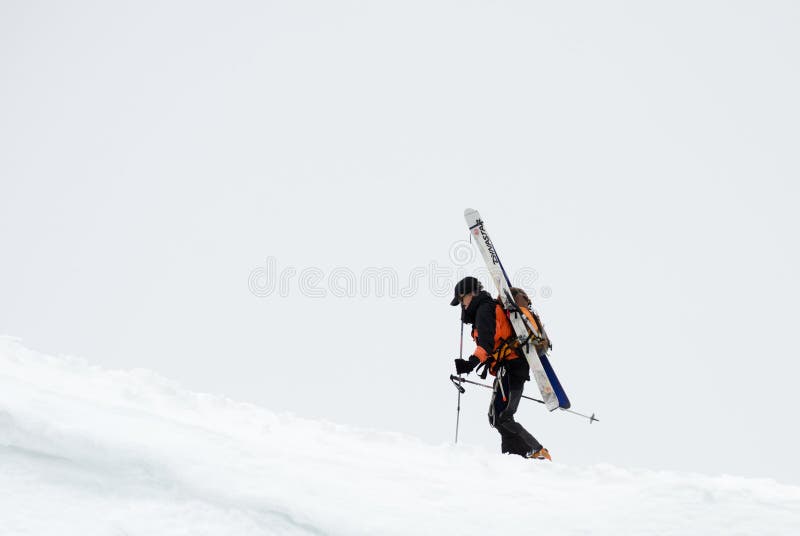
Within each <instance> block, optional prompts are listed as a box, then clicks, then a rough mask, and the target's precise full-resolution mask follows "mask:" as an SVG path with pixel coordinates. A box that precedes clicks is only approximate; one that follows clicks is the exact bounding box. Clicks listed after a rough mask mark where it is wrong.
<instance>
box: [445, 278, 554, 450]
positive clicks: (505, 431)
mask: <svg viewBox="0 0 800 536" xmlns="http://www.w3.org/2000/svg"><path fill="white" fill-rule="evenodd" d="M459 304H461V321H462V322H464V323H465V324H470V325H472V338H473V339H474V340H475V343H476V347H475V350H474V351H473V353H472V355H470V356H469V359H462V358H459V359H456V360H455V364H456V372H457V373H458V374H469V373H470V372H472V371H473V370H474V369H475V368H476V367H479V366H480V367H485V368H486V369H488V371H489V372H491V374H492V375H493V376H495V380H494V389H493V391H494V392H493V395H492V403H491V404H490V406H489V422H490V423H491V425H492V426H493V427H494V428H495V429H496V430H497V431H498V432H499V433H500V438H501V443H500V449H501V451H502V452H503V453H504V454H505V453H510V454H518V455H520V456H523V457H525V458H537V459H542V460H543V459H547V460H550V459H551V458H550V453H549V452H548V451H547V449H546V448H544V447H543V446H542V444H541V443H539V442H538V441H537V440H536V438H535V437H533V436H532V435H531V434H530V432H528V431H527V430H526V429H525V428H524V427H523V426H522V425H521V424H520V423H518V422H517V421H515V420H514V414H515V413H516V411H517V408H518V407H519V402H520V400H521V399H522V392H523V389H524V386H525V382H526V381H528V380H530V374H529V370H530V369H529V367H528V362H527V360H525V359H524V358H523V357H522V356H521V354H520V352H518V351H517V349H516V348H514V347H513V346H512V344H513V342H514V332H513V330H512V328H511V322H510V321H509V319H508V317H507V316H506V312H505V310H504V309H503V307H502V305H501V304H500V303H499V302H498V301H496V300H494V299H493V298H492V296H491V295H490V294H489V293H488V292H486V291H485V290H483V286H482V285H481V283H480V281H478V280H477V279H476V278H474V277H465V278H464V279H462V280H461V281H459V282H458V283H457V284H456V286H455V290H454V296H453V300H452V301H451V302H450V305H452V306H456V305H459ZM483 376H484V377H485V371H484V374H483Z"/></svg>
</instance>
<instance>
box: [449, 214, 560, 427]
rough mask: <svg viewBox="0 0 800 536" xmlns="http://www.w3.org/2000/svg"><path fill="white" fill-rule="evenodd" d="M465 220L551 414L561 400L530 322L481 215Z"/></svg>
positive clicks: (470, 216) (467, 216)
mask: <svg viewBox="0 0 800 536" xmlns="http://www.w3.org/2000/svg"><path fill="white" fill-rule="evenodd" d="M464 219H465V220H466V221H467V227H468V228H469V231H470V233H471V234H472V238H473V241H474V242H475V245H476V246H477V247H478V250H479V251H480V252H481V255H482V256H483V260H484V261H485V262H486V267H487V268H488V270H489V276H490V277H491V279H492V281H493V282H494V284H495V286H496V287H497V292H498V293H499V294H500V299H501V301H502V302H503V305H504V306H505V307H506V310H508V311H511V326H512V327H513V328H514V335H515V336H516V337H517V339H518V340H519V341H520V348H521V350H522V352H523V353H524V354H525V358H526V359H527V360H528V364H529V365H530V367H531V373H532V375H533V379H534V381H535V382H536V385H537V386H538V387H539V393H541V395H542V399H543V400H544V404H545V406H546V407H547V409H548V410H550V411H553V410H554V409H556V408H557V407H558V406H559V402H558V397H557V396H556V393H555V392H554V391H553V386H552V385H551V384H550V380H549V379H548V378H547V373H546V372H545V369H544V366H543V365H542V362H541V360H540V359H539V356H538V355H537V354H536V350H535V349H534V348H533V344H531V343H530V341H529V340H528V328H527V327H526V326H525V322H526V320H525V318H524V317H523V316H522V314H520V313H519V312H516V311H517V306H516V304H515V303H514V301H513V299H512V297H511V282H510V281H509V279H508V276H507V274H506V273H505V270H504V269H503V265H502V264H501V263H500V257H498V256H497V251H496V250H495V249H494V244H492V241H491V239H490V238H489V234H488V233H487V232H486V228H485V226H484V224H483V220H481V215H480V214H479V213H478V211H477V210H474V209H471V208H468V209H466V210H465V211H464Z"/></svg>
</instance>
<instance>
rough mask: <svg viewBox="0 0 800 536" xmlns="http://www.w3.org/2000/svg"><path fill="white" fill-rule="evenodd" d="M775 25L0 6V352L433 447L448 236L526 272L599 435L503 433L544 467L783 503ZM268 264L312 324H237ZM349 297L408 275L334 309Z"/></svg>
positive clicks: (221, 7)
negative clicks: (62, 358)
mask: <svg viewBox="0 0 800 536" xmlns="http://www.w3.org/2000/svg"><path fill="white" fill-rule="evenodd" d="M798 23H800V8H799V7H797V5H796V4H794V3H791V2H735V3H734V2H671V3H669V4H663V5H659V6H654V5H652V4H651V3H646V5H645V3H641V2H604V3H598V2H571V3H561V4H558V5H551V4H549V3H544V2H402V3H401V2H398V3H395V4H388V3H377V2H347V3H329V2H291V3H290V2H285V3H282V4H275V3H269V4H268V3H264V2H217V3H210V2H167V3H164V2H130V3H124V2H116V3H108V2H97V3H93V2H85V3H84V2H71V3H69V5H67V4H64V3H59V2H50V3H42V2H8V1H5V2H2V3H0V76H1V77H2V79H0V147H2V148H3V150H2V151H0V186H1V189H0V252H1V253H0V333H7V334H10V335H15V336H18V337H21V338H22V339H23V340H24V342H25V344H26V345H28V346H30V347H33V348H36V349H38V350H41V351H45V352H48V353H59V352H63V353H70V354H77V355H81V356H84V357H86V358H88V359H89V360H90V361H91V362H94V363H97V364H100V365H103V366H106V367H122V368H133V367H144V368H150V369H154V370H157V371H159V372H161V373H163V374H165V375H166V376H168V377H171V378H176V379H179V380H181V381H183V382H184V383H185V384H186V385H187V386H189V387H191V388H192V389H194V390H205V391H211V392H216V393H222V394H226V395H229V396H231V397H234V398H236V399H240V400H250V401H253V402H257V403H259V404H261V405H263V406H266V407H268V408H270V409H274V410H279V411H280V410H289V411H292V412H295V413H296V414H298V415H302V416H307V417H312V418H324V419H328V420H331V421H335V422H340V423H344V424H355V425H359V426H371V427H376V428H382V429H387V430H396V431H402V432H406V433H410V434H414V435H417V436H419V437H421V438H423V439H424V440H426V441H428V442H431V443H443V442H447V441H451V440H452V436H453V430H454V424H455V423H454V421H455V406H456V400H455V390H454V389H453V388H452V387H451V386H450V385H449V383H448V381H447V375H448V374H449V373H450V372H451V370H452V359H453V357H455V356H456V355H457V354H458V339H457V331H456V330H457V328H458V325H457V324H458V312H457V311H456V310H455V308H450V307H449V306H448V301H449V297H450V288H451V287H452V284H453V283H454V282H455V280H456V279H457V278H458V277H459V276H460V275H463V273H467V272H468V271H469V270H472V269H477V268H479V267H480V264H479V263H478V262H477V261H474V262H471V263H469V262H468V263H467V264H466V265H464V266H459V265H456V263H454V262H453V258H452V257H453V256H454V255H453V252H454V251H456V250H459V249H460V247H461V246H462V245H463V244H460V243H459V241H463V240H465V239H467V237H468V234H467V232H466V228H465V225H464V222H463V218H462V212H463V209H464V208H465V207H467V206H472V207H475V208H477V209H479V210H480V211H481V213H482V215H483V216H484V218H485V219H486V222H487V227H488V230H489V232H490V233H491V235H492V237H493V239H494V241H495V245H496V246H497V248H498V250H499V252H500V255H501V257H502V259H503V261H504V264H505V265H506V267H507V268H508V269H509V270H510V271H511V272H516V271H519V270H522V269H526V270H535V271H536V273H537V274H538V279H537V280H536V281H535V284H534V285H533V288H532V289H531V290H532V291H533V293H534V295H535V296H538V297H539V299H538V306H539V309H540V312H541V313H542V315H543V317H544V320H545V322H546V324H547V327H548V331H549V333H550V335H551V337H552V338H553V340H554V351H553V354H552V360H553V363H554V365H555V367H556V370H557V371H558V373H559V375H560V377H561V379H562V382H563V383H564V385H565V388H566V390H567V393H568V394H569V395H570V397H571V399H572V402H573V405H574V408H575V409H577V410H579V411H586V412H592V411H596V412H597V414H598V417H599V418H600V419H601V421H602V422H601V423H599V424H596V425H591V426H589V425H587V424H585V423H584V422H581V420H580V419H578V418H576V417H573V416H571V415H565V414H556V415H553V414H547V413H546V412H545V411H544V410H542V408H541V407H538V406H536V405H533V404H532V405H530V406H526V407H524V408H523V409H522V410H521V411H520V414H519V420H520V421H521V422H523V424H525V425H526V426H527V427H528V428H529V429H530V430H531V431H532V432H533V433H534V435H536V436H537V438H538V439H539V440H540V441H541V442H542V443H543V444H544V445H545V446H547V447H548V448H549V449H550V450H551V452H553V454H554V456H556V457H558V459H559V461H563V462H565V463H576V464H577V463H593V462H598V461H607V462H611V463H614V464H616V465H622V466H627V467H646V468H651V469H680V470H689V471H699V472H705V473H712V474H716V473H723V472H724V473H731V474H738V475H743V476H766V477H772V478H776V479H779V480H781V481H784V482H790V483H795V484H796V483H800V466H798V464H797V463H796V453H797V451H798V449H800V439H798V436H797V434H796V421H797V417H796V411H797V409H798V403H797V395H796V393H795V390H794V386H795V384H796V378H797V376H798V373H800V365H799V364H798V358H800V355H799V354H800V352H798V343H797V339H796V337H795V331H796V327H795V326H797V325H798V322H799V321H800V313H798V303H800V283H799V282H798V276H797V273H798V269H800V252H799V251H798V240H797V229H798V228H800V218H798V216H797V214H796V206H797V203H798V197H799V196H798V189H799V187H798V183H797V179H798V172H799V171H800V163H798V156H797V147H798V146H800V144H799V143H798V142H800V134H799V133H798V124H800V105H799V104H798V99H797V95H798V94H800V68H798V65H800V39H798V37H797V32H796V29H797V27H798ZM268 259H274V263H275V264H274V265H275V266H276V270H277V271H278V272H279V273H283V274H284V275H286V274H288V273H289V272H288V270H289V269H290V268H294V269H296V270H297V272H298V273H299V272H300V271H303V270H306V272H305V273H306V275H308V274H311V275H312V276H313V275H314V273H316V274H317V276H319V275H320V274H321V280H320V281H319V282H317V283H316V284H315V285H314V286H315V288H317V289H321V290H323V291H324V292H325V294H326V297H325V298H317V297H313V296H311V295H309V294H310V293H309V292H308V290H303V288H301V284H300V283H299V280H298V276H294V277H293V279H289V285H288V287H287V292H285V293H280V292H277V291H276V292H273V293H272V294H270V295H269V296H266V297H257V296H255V295H254V294H253V293H252V292H250V290H249V280H250V278H251V277H250V276H251V274H253V273H263V270H264V269H266V268H267V267H268V266H270V262H272V261H269V260H268ZM373 268H375V269H389V270H391V271H392V273H395V274H396V275H397V277H398V279H399V281H400V282H401V284H405V285H406V286H407V282H408V280H409V278H410V277H416V276H413V275H412V274H415V273H416V274H418V275H419V274H422V276H421V279H419V278H418V281H419V284H418V288H416V290H414V291H413V292H408V293H406V294H410V295H402V296H401V295H399V292H395V293H393V294H392V295H387V294H388V293H384V294H383V295H380V294H381V293H380V292H377V291H374V289H373V290H369V289H367V290H366V294H367V295H366V296H362V295H361V293H358V294H357V295H356V296H350V297H337V296H336V295H335V294H334V293H333V290H335V289H333V288H332V286H331V285H330V284H329V280H330V279H331V274H342V273H347V272H344V271H345V270H350V272H351V273H353V274H355V275H356V276H359V275H361V274H364V273H368V270H370V269H373ZM259 269H261V270H262V272H258V270H259ZM309 270H317V271H316V272H310V271H309ZM415 270H417V271H415ZM419 270H422V272H418V271H419ZM254 271H255V272H254ZM434 272H436V273H439V274H444V277H443V281H444V283H442V282H441V279H442V277H440V276H434ZM434 283H438V284H439V286H440V287H443V288H444V289H445V290H444V291H441V290H439V291H437V290H436V289H433V288H431V287H432V286H433V285H434ZM545 287H546V288H547V290H548V291H550V292H551V294H550V295H549V297H548V298H546V299H545V298H542V297H541V296H542V292H541V291H542V290H543V289H545ZM357 290H363V289H357ZM528 385H529V388H528V394H531V395H535V394H536V393H535V387H534V386H533V384H528ZM487 401H488V392H484V391H483V390H480V389H478V388H475V389H471V390H469V391H468V393H467V395H466V396H465V397H464V399H463V400H462V425H461V434H462V435H461V441H463V442H465V443H473V444H482V445H488V446H496V445H498V444H499V441H498V436H497V434H496V432H494V431H493V430H491V429H489V428H488V425H487V424H486V419H485V415H484V414H485V409H486V408H485V407H486V404H487ZM498 449H499V447H498Z"/></svg>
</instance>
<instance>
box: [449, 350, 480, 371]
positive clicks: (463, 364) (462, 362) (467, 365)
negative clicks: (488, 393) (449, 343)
mask: <svg viewBox="0 0 800 536" xmlns="http://www.w3.org/2000/svg"><path fill="white" fill-rule="evenodd" d="M480 362H481V360H480V359H478V358H477V357H475V356H474V355H471V356H469V359H468V360H467V359H461V358H458V359H456V360H455V363H456V372H457V373H458V374H469V373H470V372H472V371H473V370H474V369H475V367H477V366H478V363H480Z"/></svg>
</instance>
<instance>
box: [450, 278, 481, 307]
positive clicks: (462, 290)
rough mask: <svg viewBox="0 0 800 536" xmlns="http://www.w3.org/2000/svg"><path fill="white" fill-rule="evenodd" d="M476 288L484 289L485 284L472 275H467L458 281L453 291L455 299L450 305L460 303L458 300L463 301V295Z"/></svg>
mask: <svg viewBox="0 0 800 536" xmlns="http://www.w3.org/2000/svg"><path fill="white" fill-rule="evenodd" d="M476 290H478V291H480V290H483V285H481V282H480V281H478V280H477V279H475V278H474V277H472V276H469V277H465V278H464V279H462V280H461V281H459V282H458V283H456V288H455V290H454V292H453V301H451V302H450V305H458V302H460V301H461V296H463V295H464V294H469V293H470V292H474V291H476Z"/></svg>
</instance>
